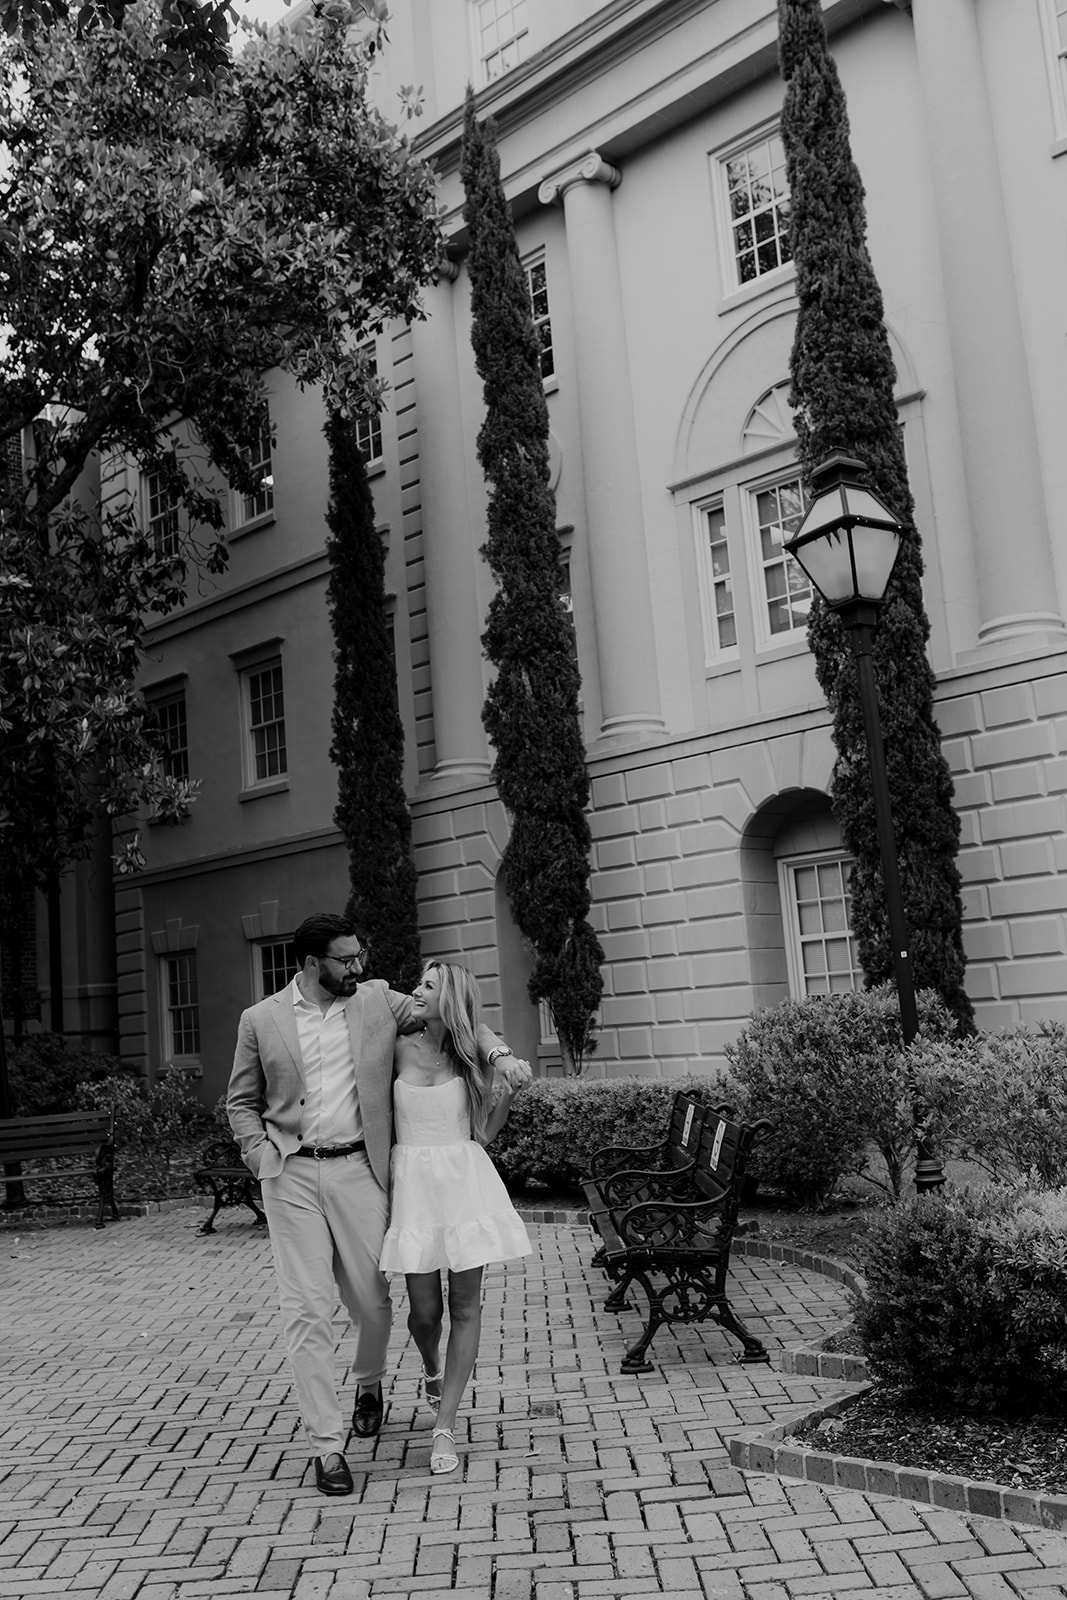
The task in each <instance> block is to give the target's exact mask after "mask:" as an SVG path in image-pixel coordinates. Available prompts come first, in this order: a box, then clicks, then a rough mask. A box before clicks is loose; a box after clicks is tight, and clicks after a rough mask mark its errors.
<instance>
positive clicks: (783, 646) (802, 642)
mask: <svg viewBox="0 0 1067 1600" xmlns="http://www.w3.org/2000/svg"><path fill="white" fill-rule="evenodd" d="M810 654H811V651H810V649H809V647H808V632H807V629H806V628H802V629H800V630H799V632H798V633H797V634H796V635H795V636H793V637H791V638H788V639H783V640H781V642H780V643H778V644H774V643H768V642H765V643H763V644H759V645H757V646H756V660H757V662H761V661H788V660H789V658H790V657H791V656H806V655H810Z"/></svg>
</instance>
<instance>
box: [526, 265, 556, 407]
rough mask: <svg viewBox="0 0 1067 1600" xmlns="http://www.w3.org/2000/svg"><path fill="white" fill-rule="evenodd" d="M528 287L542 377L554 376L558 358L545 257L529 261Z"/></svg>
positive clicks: (527, 270)
mask: <svg viewBox="0 0 1067 1600" xmlns="http://www.w3.org/2000/svg"><path fill="white" fill-rule="evenodd" d="M526 287H527V288H528V289H529V291H530V306H531V309H532V311H533V323H534V332H535V333H536V334H537V338H538V342H539V344H540V347H541V377H542V378H552V377H554V376H555V373H556V358H555V356H554V354H553V352H552V318H551V316H550V315H549V310H548V275H547V272H546V270H545V263H544V260H543V258H539V259H538V260H536V261H530V262H527V265H526Z"/></svg>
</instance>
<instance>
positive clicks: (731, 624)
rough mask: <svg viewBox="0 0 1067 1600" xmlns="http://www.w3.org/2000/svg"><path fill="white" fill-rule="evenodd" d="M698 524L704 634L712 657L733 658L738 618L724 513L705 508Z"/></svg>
mask: <svg viewBox="0 0 1067 1600" xmlns="http://www.w3.org/2000/svg"><path fill="white" fill-rule="evenodd" d="M701 520H702V522H703V535H704V540H705V560H704V561H703V562H702V563H701V573H702V574H703V576H704V589H705V593H704V596H703V600H704V612H705V616H704V629H705V634H706V636H707V637H708V638H709V639H710V640H711V644H712V655H713V656H720V655H725V654H730V655H732V654H734V653H735V651H736V649H737V616H736V613H735V610H734V582H733V577H732V576H731V573H730V546H729V544H728V543H727V539H726V512H725V510H724V508H723V506H722V504H721V503H720V504H718V505H714V506H705V507H704V508H703V511H702V513H701Z"/></svg>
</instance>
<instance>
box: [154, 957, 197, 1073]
mask: <svg viewBox="0 0 1067 1600" xmlns="http://www.w3.org/2000/svg"><path fill="white" fill-rule="evenodd" d="M163 982H164V996H163V1003H164V1016H165V1025H166V1053H167V1058H168V1060H171V1061H174V1060H177V1059H179V1058H181V1057H188V1056H198V1055H199V1054H200V999H199V995H198V992H197V984H196V953H195V951H192V950H182V951H180V952H179V954H177V955H173V956H166V957H165V958H164V973H163Z"/></svg>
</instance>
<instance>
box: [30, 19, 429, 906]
mask: <svg viewBox="0 0 1067 1600" xmlns="http://www.w3.org/2000/svg"><path fill="white" fill-rule="evenodd" d="M337 9H338V8H337V7H336V6H335V7H334V11H335V13H336V12H337ZM341 9H344V8H341ZM352 9H353V12H355V11H359V12H360V13H363V12H364V8H361V7H360V8H357V7H353V8H352ZM346 14H347V12H346ZM343 20H344V19H343V18H342V19H341V20H340V21H338V20H337V17H336V15H335V16H327V15H320V16H318V17H316V18H313V19H310V20H309V21H308V24H307V26H306V27H305V28H304V29H303V31H301V32H300V33H299V34H298V35H291V34H288V33H283V34H281V35H280V36H278V37H276V38H268V37H267V36H266V34H265V33H262V32H261V33H260V34H258V35H257V36H256V37H254V38H252V39H251V40H250V41H249V43H248V44H247V46H246V48H245V49H244V50H243V51H242V53H241V54H240V55H239V57H238V58H237V59H236V60H235V62H234V63H233V65H232V69H231V70H230V71H229V72H228V73H227V74H226V75H225V76H220V77H219V78H218V79H217V80H216V81H215V83H214V86H213V87H212V88H211V89H210V92H205V93H199V94H192V93H189V92H187V88H188V86H187V84H186V83H185V81H184V80H183V78H182V75H181V74H180V73H176V72H175V70H174V67H173V63H172V62H171V61H170V60H169V59H168V56H167V55H166V53H165V52H163V53H161V52H160V50H159V48H158V42H157V37H158V28H159V23H160V13H159V11H158V9H157V8H155V7H154V6H151V5H142V4H139V5H136V6H132V7H130V8H129V9H128V10H126V12H125V15H124V17H123V19H122V22H121V25H120V26H99V27H95V28H90V29H89V30H88V31H85V32H84V33H82V34H81V35H79V33H78V32H77V30H76V27H75V26H73V25H72V23H71V21H70V20H69V19H64V18H63V17H62V16H57V17H56V18H54V19H53V21H52V25H51V27H50V29H49V30H48V31H47V33H45V32H43V31H41V30H39V29H38V30H36V31H33V32H31V33H30V34H29V35H28V36H25V35H24V36H23V37H21V38H18V39H15V40H12V41H9V43H8V44H7V45H6V46H4V47H3V49H2V51H0V174H2V176H0V189H2V193H3V206H2V209H0V300H2V304H3V307H4V316H5V320H6V324H7V326H6V327H5V328H4V329H3V343H4V346H5V360H4V368H3V377H2V380H0V445H2V446H3V453H4V461H5V463H6V469H7V470H6V471H4V472H3V473H0V574H2V578H0V583H2V589H0V707H2V710H0V864H2V867H3V871H4V876H5V878H6V880H7V881H8V882H9V883H16V884H18V883H21V884H28V883H44V882H46V881H47V879H48V878H49V877H50V876H54V874H55V873H56V872H57V871H59V870H61V869H62V868H63V867H64V866H66V865H67V864H68V863H69V862H71V861H73V860H76V859H78V858H79V857H81V856H84V855H86V854H87V853H88V851H89V848H90V845H91V838H92V832H93V827H94V824H95V819H96V818H97V817H98V815H99V813H100V811H101V810H102V811H103V812H104V813H108V814H111V815H112V816H120V815H123V814H125V813H127V812H129V811H131V810H133V809H134V808H136V807H138V806H141V805H148V806H150V807H152V808H153V809H155V810H156V811H157V812H160V813H161V814H162V815H164V816H168V815H169V816H180V815H181V814H182V812H183V810H184V808H185V807H186V806H187V804H188V801H189V798H190V796H189V793H188V791H187V789H185V788H183V786H182V785H180V784H174V783H168V782H167V781H165V780H164V779H162V778H161V777H160V775H159V772H158V769H157V764H156V760H155V756H156V751H155V748H154V745H153V739H152V732H151V729H150V727H149V726H148V724H147V723H146V719H145V710H144V707H143V705H142V703H141V702H140V700H139V698H138V696H137V694H136V691H135V689H134V677H135V673H136V670H137V666H138V662H139V658H140V637H141V629H142V626H143V622H144V619H145V617H146V616H152V615H156V616H159V615H163V614H165V613H167V612H168V611H170V610H172V609H173V608H174V607H175V606H179V605H181V604H182V602H183V599H184V596H185V591H186V583H187V576H188V572H189V569H190V567H191V566H192V565H193V564H198V565H202V566H206V567H207V568H208V569H212V568H219V567H220V566H221V565H222V564H223V562H224V559H225V547H224V544H223V541H222V538H221V530H222V528H223V522H224V516H223V499H224V494H225V485H226V484H227V483H232V484H234V485H235V486H236V487H237V488H239V489H245V490H248V491H251V490H252V489H254V488H255V487H256V485H255V482H254V480H253V479H252V478H251V477H250V472H249V468H248V465H247V462H248V460H249V459H250V453H251V451H252V449H253V447H254V445H255V444H256V442H257V440H258V437H259V434H260V430H261V426H262V399H263V390H262V374H263V373H264V372H265V371H267V370H268V369H270V368H273V367H277V368H279V369H281V370H282V371H284V372H286V373H288V374H290V375H291V376H292V377H293V378H295V379H296V381H297V382H298V383H299V384H301V385H305V384H306V385H314V386H316V387H318V388H320V389H321V390H322V391H323V393H324V395H325V399H326V404H327V406H328V408H329V410H330V412H331V413H332V414H333V415H335V416H338V417H341V418H344V417H347V416H352V415H354V414H356V413H357V412H359V411H361V410H364V409H365V408H366V407H367V405H368V403H373V401H374V399H375V379H374V377H373V374H372V372H371V371H369V370H368V368H367V364H366V359H365V357H364V356H363V355H362V354H361V353H360V350H359V342H360V339H361V337H362V336H363V334H364V333H365V332H366V331H369V330H371V329H374V328H376V327H378V326H380V325H381V324H382V322H383V321H384V320H385V319H386V318H390V317H394V316H399V317H412V316H417V315H418V314H419V310H418V299H417V296H418V290H419V287H420V285H421V284H422V283H423V282H425V281H426V280H427V279H428V278H429V276H430V274H431V272H432V269H433V266H434V263H435V261H436V259H437V256H438V250H439V239H438V228H437V222H436V215H435V200H434V189H433V179H432V175H431V173H430V171H429V169H428V168H427V167H426V166H425V165H424V164H423V163H421V162H420V161H418V160H417V159H416V158H415V157H414V156H413V154H412V151H411V149H410V146H409V144H408V142H407V141H406V139H405V138H404V137H402V136H401V134H400V133H399V132H398V131H397V129H396V128H395V127H394V126H393V125H392V124H391V123H390V122H389V121H388V120H387V119H386V118H385V117H383V116H382V115H381V114H380V113H379V112H378V111H376V110H375V109H374V108H373V107H372V106H371V105H370V103H369V100H368V90H367V80H368V71H369V68H370V64H371V62H372V60H373V57H374V54H375V52H376V51H377V49H378V48H379V47H380V44H381V39H382V35H381V26H380V22H378V21H376V20H374V19H373V18H370V17H368V16H366V15H363V16H362V23H361V27H360V29H359V30H351V29H348V28H346V27H345V26H343V25H342V24H343ZM20 440H32V449H31V450H29V451H28V452H27V459H28V467H27V470H25V471H23V470H22V469H21V466H20V465H19V464H18V463H16V462H13V460H12V452H11V445H12V443H13V442H15V441H20ZM112 457H121V458H124V459H125V460H128V461H130V462H132V463H133V465H134V466H135V467H136V468H137V469H138V471H139V473H140V474H141V475H142V476H144V475H151V476H152V480H153V485H154V489H155V492H156V495H157V497H158V498H159V499H161V501H162V503H163V504H164V505H166V506H167V507H168V512H169V519H168V536H167V538H166V540H165V541H164V542H163V545H162V546H160V545H157V544H156V543H154V542H153V540H152V539H151V538H149V537H148V536H147V535H146V533H145V532H144V531H143V530H142V527H141V518H140V515H139V508H138V506H137V505H136V504H135V502H134V499H133V497H132V496H130V495H127V496H126V497H125V498H123V497H121V496H114V495H111V496H105V498H104V502H103V507H102V509H100V508H99V507H98V506H97V505H96V504H95V503H94V502H93V500H92V499H91V498H89V499H86V498H85V497H84V496H82V495H81V494H80V488H81V486H82V485H83V484H84V483H85V481H86V475H87V474H91V472H92V471H93V469H94V465H95V464H97V463H99V462H100V461H101V460H103V461H105V462H106V461H107V460H108V459H109V458H112ZM138 857H139V852H138V850H137V846H136V840H135V839H134V840H131V842H130V843H129V844H128V845H127V846H126V848H125V850H124V851H123V852H122V853H120V856H119V858H118V861H117V864H118V866H119V870H123V869H129V868H132V867H135V866H136V865H138V864H139V859H138Z"/></svg>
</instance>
